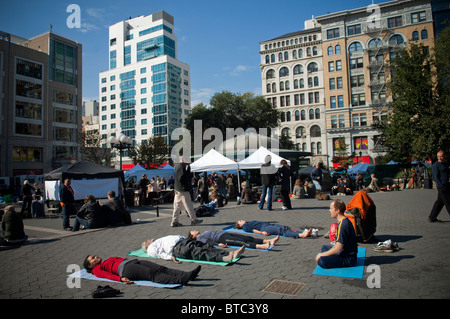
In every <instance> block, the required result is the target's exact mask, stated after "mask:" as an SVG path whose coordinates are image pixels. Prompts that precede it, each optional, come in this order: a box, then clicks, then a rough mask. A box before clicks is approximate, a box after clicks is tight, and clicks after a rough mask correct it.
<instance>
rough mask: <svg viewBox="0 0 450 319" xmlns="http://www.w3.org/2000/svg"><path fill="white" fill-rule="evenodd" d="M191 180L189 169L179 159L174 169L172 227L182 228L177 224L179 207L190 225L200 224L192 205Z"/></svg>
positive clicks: (187, 165)
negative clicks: (186, 214) (187, 216)
mask: <svg viewBox="0 0 450 319" xmlns="http://www.w3.org/2000/svg"><path fill="white" fill-rule="evenodd" d="M191 180H192V174H191V167H190V166H189V164H186V163H185V162H184V159H183V158H182V157H180V163H179V164H178V165H177V166H176V167H175V183H174V189H175V197H174V199H173V214H172V223H171V226H172V227H178V226H183V225H182V224H180V223H179V222H178V220H179V217H180V213H181V205H183V206H184V209H186V211H187V213H188V215H189V217H190V219H191V225H197V224H200V223H201V222H202V220H199V219H197V216H196V215H195V212H194V206H193V205H192V201H191V193H190V190H191V187H192V185H191Z"/></svg>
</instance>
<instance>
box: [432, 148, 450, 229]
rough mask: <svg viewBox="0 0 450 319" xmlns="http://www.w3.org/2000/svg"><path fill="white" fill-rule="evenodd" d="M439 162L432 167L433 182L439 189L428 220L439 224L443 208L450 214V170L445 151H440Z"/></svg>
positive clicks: (438, 154)
mask: <svg viewBox="0 0 450 319" xmlns="http://www.w3.org/2000/svg"><path fill="white" fill-rule="evenodd" d="M437 158H438V160H437V162H435V163H434V164H433V166H432V168H431V169H432V174H433V180H434V182H435V183H436V188H437V192H438V195H437V199H436V201H435V202H434V205H433V208H432V209H431V212H430V215H429V216H428V220H429V221H430V222H437V221H438V219H437V217H438V215H439V214H440V212H441V210H442V208H443V207H444V206H445V208H446V209H447V213H449V214H450V182H449V178H450V168H449V163H448V161H447V156H446V154H445V153H444V151H442V150H440V151H439V152H438V153H437Z"/></svg>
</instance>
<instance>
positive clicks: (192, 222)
mask: <svg viewBox="0 0 450 319" xmlns="http://www.w3.org/2000/svg"><path fill="white" fill-rule="evenodd" d="M201 223H203V219H196V220H193V221H191V226H195V225H198V224H201Z"/></svg>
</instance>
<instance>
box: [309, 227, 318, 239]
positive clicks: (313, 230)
mask: <svg viewBox="0 0 450 319" xmlns="http://www.w3.org/2000/svg"><path fill="white" fill-rule="evenodd" d="M311 237H319V230H318V229H317V228H313V229H312V231H311Z"/></svg>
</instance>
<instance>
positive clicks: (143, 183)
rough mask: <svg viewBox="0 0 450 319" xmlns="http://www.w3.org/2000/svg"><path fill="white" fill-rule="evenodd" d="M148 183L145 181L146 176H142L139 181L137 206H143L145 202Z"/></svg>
mask: <svg viewBox="0 0 450 319" xmlns="http://www.w3.org/2000/svg"><path fill="white" fill-rule="evenodd" d="M149 184H150V181H149V180H148V179H147V174H144V175H142V177H141V179H140V180H139V190H140V193H139V206H142V205H145V201H146V200H147V190H148V185H149Z"/></svg>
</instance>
